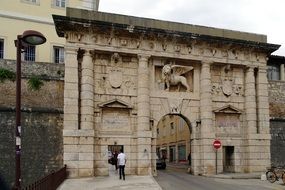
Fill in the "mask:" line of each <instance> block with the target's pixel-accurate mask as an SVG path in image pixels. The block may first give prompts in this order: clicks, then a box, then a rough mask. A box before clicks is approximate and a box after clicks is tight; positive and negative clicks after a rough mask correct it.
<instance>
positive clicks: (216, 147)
mask: <svg viewBox="0 0 285 190" xmlns="http://www.w3.org/2000/svg"><path fill="white" fill-rule="evenodd" d="M221 145H222V143H221V141H219V140H214V142H213V146H214V148H215V149H219V148H220V147H221Z"/></svg>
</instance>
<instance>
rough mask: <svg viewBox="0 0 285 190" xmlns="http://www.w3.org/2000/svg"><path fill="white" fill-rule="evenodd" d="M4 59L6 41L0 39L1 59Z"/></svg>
mask: <svg viewBox="0 0 285 190" xmlns="http://www.w3.org/2000/svg"><path fill="white" fill-rule="evenodd" d="M3 58H4V40H3V39H0V59H3Z"/></svg>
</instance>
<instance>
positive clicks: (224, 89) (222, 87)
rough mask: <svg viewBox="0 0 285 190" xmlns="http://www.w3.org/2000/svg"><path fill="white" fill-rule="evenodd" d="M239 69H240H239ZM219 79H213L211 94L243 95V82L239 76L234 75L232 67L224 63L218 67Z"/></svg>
mask: <svg viewBox="0 0 285 190" xmlns="http://www.w3.org/2000/svg"><path fill="white" fill-rule="evenodd" d="M240 71H241V70H240ZM219 73H220V76H219V78H220V80H219V81H213V83H212V94H217V95H219V94H224V95H225V96H227V97H229V96H231V95H234V94H235V95H238V96H239V95H243V82H242V78H241V77H237V76H234V71H233V67H232V66H231V65H226V66H223V67H221V68H220V72H219Z"/></svg>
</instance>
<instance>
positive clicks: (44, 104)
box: [0, 60, 64, 187]
mask: <svg viewBox="0 0 285 190" xmlns="http://www.w3.org/2000/svg"><path fill="white" fill-rule="evenodd" d="M0 68H5V69H9V70H11V71H15V69H16V61H13V60H0ZM22 73H23V78H22V117H21V118H22V119H21V124H22V152H21V153H22V154H21V172H22V177H21V178H22V185H23V186H24V185H27V184H29V183H31V182H34V181H35V180H37V179H39V178H41V177H43V176H44V175H46V174H48V173H50V172H51V171H52V170H57V169H59V168H61V167H62V166H63V145H62V144H63V143H62V129H63V85H64V83H63V77H64V65H58V64H49V63H25V62H23V63H22ZM32 75H37V76H39V77H40V79H41V80H42V81H43V86H42V87H41V89H40V90H36V91H33V90H31V89H29V88H28V86H27V81H28V79H29V77H30V76H32ZM0 89H1V93H0V152H1V154H0V173H1V175H2V176H4V178H5V180H6V182H7V183H8V184H9V186H11V187H12V184H13V182H14V181H15V179H14V178H15V125H16V124H15V116H16V114H15V100H16V98H15V89H16V83H15V82H13V81H10V80H5V81H4V82H0Z"/></svg>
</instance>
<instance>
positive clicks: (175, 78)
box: [161, 62, 193, 92]
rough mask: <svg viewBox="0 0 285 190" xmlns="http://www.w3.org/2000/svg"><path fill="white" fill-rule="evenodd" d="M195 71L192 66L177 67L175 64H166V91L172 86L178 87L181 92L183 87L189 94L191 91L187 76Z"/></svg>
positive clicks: (164, 79)
mask: <svg viewBox="0 0 285 190" xmlns="http://www.w3.org/2000/svg"><path fill="white" fill-rule="evenodd" d="M191 70H193V67H192V66H182V65H175V64H174V63H173V62H172V63H170V64H166V65H164V66H163V68H162V73H161V74H162V80H163V82H164V85H165V87H166V89H165V90H167V91H169V89H170V86H178V88H177V91H178V92H179V91H180V88H181V86H184V87H185V88H186V91H187V92H190V91H191V88H190V86H189V84H188V81H187V79H186V77H185V76H183V75H185V74H187V73H188V72H189V71H191Z"/></svg>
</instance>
